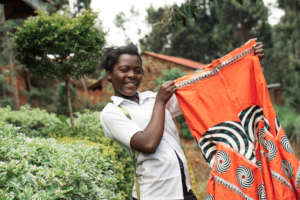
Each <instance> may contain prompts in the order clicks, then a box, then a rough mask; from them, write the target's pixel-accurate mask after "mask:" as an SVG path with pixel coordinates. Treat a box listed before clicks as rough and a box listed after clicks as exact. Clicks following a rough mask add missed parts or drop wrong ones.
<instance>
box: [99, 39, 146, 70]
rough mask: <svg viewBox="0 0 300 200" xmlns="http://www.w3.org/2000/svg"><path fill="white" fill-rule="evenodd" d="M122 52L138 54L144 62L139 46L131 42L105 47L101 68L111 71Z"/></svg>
mask: <svg viewBox="0 0 300 200" xmlns="http://www.w3.org/2000/svg"><path fill="white" fill-rule="evenodd" d="M122 54H129V55H136V56H137V57H138V58H139V60H140V61H141V63H142V58H141V56H140V54H139V52H138V48H137V46H136V45H134V44H132V43H131V44H129V45H127V46H121V47H109V48H105V49H104V54H103V57H102V61H101V64H100V69H105V71H109V72H111V71H112V70H113V68H114V65H115V64H116V63H117V62H118V61H119V58H120V56H121V55H122Z"/></svg>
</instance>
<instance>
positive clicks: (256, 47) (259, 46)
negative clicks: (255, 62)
mask: <svg viewBox="0 0 300 200" xmlns="http://www.w3.org/2000/svg"><path fill="white" fill-rule="evenodd" d="M263 47H264V45H263V43H262V42H257V43H256V44H255V45H254V47H253V48H254V54H256V55H258V58H259V59H260V60H261V59H262V58H263V57H264V49H263Z"/></svg>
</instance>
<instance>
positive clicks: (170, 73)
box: [155, 67, 185, 91]
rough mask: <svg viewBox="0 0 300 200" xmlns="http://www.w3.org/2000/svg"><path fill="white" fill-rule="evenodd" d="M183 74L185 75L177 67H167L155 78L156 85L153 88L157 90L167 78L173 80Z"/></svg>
mask: <svg viewBox="0 0 300 200" xmlns="http://www.w3.org/2000/svg"><path fill="white" fill-rule="evenodd" d="M184 75H185V74H184V72H183V71H182V70H181V69H180V68H178V67H175V68H172V69H170V70H169V69H166V70H164V71H163V73H162V75H161V77H159V78H158V79H156V80H155V85H156V86H157V87H156V88H155V90H156V91H157V90H158V89H159V87H160V86H161V85H162V84H163V83H164V82H166V81H169V80H175V79H177V78H179V77H182V76H184Z"/></svg>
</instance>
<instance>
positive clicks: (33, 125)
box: [0, 106, 134, 196]
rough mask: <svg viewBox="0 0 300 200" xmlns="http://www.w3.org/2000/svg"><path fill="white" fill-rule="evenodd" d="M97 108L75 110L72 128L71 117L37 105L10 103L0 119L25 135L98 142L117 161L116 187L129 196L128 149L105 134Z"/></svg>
mask: <svg viewBox="0 0 300 200" xmlns="http://www.w3.org/2000/svg"><path fill="white" fill-rule="evenodd" d="M99 114H100V113H99V112H90V111H88V110H86V111H85V112H83V113H75V116H76V117H75V123H76V124H77V126H76V128H75V129H74V130H72V128H71V126H70V121H69V119H68V118H67V117H65V116H64V115H60V116H57V115H55V114H53V113H48V112H46V111H45V110H40V109H38V108H30V107H28V106H25V107H21V110H20V111H14V110H11V109H10V108H9V107H6V108H0V123H3V122H4V123H9V124H13V125H14V126H16V127H18V128H19V129H20V131H21V132H22V133H24V134H25V135H26V136H27V137H46V138H49V137H54V138H58V140H59V141H60V142H61V141H63V142H66V143H76V142H77V141H78V140H83V141H85V143H88V144H89V145H90V144H93V145H96V144H97V145H98V147H99V149H100V151H101V153H102V154H103V155H105V156H106V157H107V158H109V159H111V160H113V161H114V162H117V163H116V164H115V165H116V167H118V168H119V169H120V170H121V171H120V172H119V173H120V175H118V176H120V180H119V182H118V184H117V185H118V188H119V190H120V191H122V194H123V196H130V195H131V190H132V184H133V177H134V169H133V163H132V159H131V156H130V155H129V152H128V151H127V150H125V149H124V148H122V147H121V146H120V145H119V144H117V143H116V142H114V141H113V140H111V139H109V138H106V137H104V135H103V131H102V129H101V127H100V123H99V120H98V119H99ZM88 141H90V142H88Z"/></svg>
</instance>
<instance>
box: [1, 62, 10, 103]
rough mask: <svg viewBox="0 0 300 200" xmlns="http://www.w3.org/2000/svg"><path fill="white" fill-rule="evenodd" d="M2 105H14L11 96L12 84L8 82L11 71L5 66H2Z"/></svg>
mask: <svg viewBox="0 0 300 200" xmlns="http://www.w3.org/2000/svg"><path fill="white" fill-rule="evenodd" d="M0 73H1V74H0V98H1V99H0V107H1V106H8V105H9V106H12V105H13V99H12V98H11V97H10V96H9V95H10V94H11V92H12V87H11V85H9V84H8V78H7V77H8V75H9V71H8V70H6V69H5V68H3V69H1V67H0Z"/></svg>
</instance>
